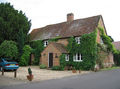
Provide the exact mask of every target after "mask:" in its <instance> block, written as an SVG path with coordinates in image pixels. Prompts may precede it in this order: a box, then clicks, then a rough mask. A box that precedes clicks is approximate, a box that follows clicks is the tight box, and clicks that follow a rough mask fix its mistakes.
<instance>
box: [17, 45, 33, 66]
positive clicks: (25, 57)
mask: <svg viewBox="0 0 120 89" xmlns="http://www.w3.org/2000/svg"><path fill="white" fill-rule="evenodd" d="M31 50H32V49H31V47H30V46H29V45H25V46H24V48H23V54H22V56H21V59H20V62H19V64H20V66H27V65H28V62H29V58H30V54H31Z"/></svg>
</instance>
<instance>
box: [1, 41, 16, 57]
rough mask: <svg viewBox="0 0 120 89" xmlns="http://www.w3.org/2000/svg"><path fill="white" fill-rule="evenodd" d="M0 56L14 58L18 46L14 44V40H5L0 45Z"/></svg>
mask: <svg viewBox="0 0 120 89" xmlns="http://www.w3.org/2000/svg"><path fill="white" fill-rule="evenodd" d="M0 56H1V57H7V58H15V59H16V58H17V56H18V48H17V46H16V42H14V41H7V40H5V41H4V42H3V43H2V44H1V45H0Z"/></svg>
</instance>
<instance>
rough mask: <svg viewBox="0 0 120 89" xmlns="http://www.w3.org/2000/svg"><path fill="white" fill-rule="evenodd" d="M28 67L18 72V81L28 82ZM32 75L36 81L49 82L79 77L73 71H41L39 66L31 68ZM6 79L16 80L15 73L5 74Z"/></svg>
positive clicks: (21, 68) (83, 72)
mask: <svg viewBox="0 0 120 89" xmlns="http://www.w3.org/2000/svg"><path fill="white" fill-rule="evenodd" d="M28 68H29V66H28V67H20V68H19V69H18V70H17V78H16V79H18V80H23V81H25V82H27V81H28V80H27V78H26V76H27V75H28ZM30 68H31V70H32V73H33V75H34V79H33V82H34V81H42V80H49V79H58V78H63V77H67V76H73V75H79V73H78V72H77V73H72V71H53V70H47V69H40V68H39V66H30ZM85 73H88V71H82V72H81V73H80V74H85ZM1 74H2V73H1ZM4 76H5V77H8V78H13V79H14V73H13V72H5V73H4Z"/></svg>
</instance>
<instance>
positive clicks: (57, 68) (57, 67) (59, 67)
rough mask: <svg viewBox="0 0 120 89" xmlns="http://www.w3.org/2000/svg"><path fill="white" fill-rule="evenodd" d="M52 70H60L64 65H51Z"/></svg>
mask: <svg viewBox="0 0 120 89" xmlns="http://www.w3.org/2000/svg"><path fill="white" fill-rule="evenodd" d="M52 70H60V71H62V70H64V67H63V66H53V67H52Z"/></svg>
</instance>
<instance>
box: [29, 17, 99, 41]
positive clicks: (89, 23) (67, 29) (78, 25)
mask: <svg viewBox="0 0 120 89" xmlns="http://www.w3.org/2000/svg"><path fill="white" fill-rule="evenodd" d="M100 17H101V15H98V16H93V17H89V18H84V19H77V20H73V21H72V22H63V23H58V24H53V25H48V26H45V27H43V28H38V29H34V30H33V31H32V32H31V33H30V38H31V40H46V39H51V38H55V37H58V36H59V37H61V38H65V37H71V36H81V35H82V34H85V33H91V32H93V31H94V30H95V28H96V27H97V25H98V22H99V19H100Z"/></svg>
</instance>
